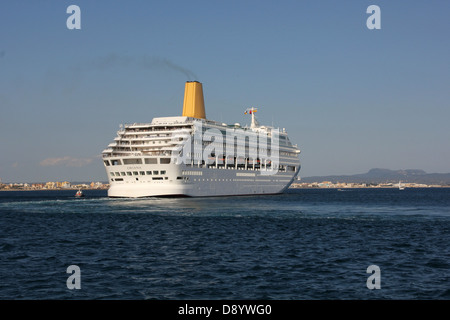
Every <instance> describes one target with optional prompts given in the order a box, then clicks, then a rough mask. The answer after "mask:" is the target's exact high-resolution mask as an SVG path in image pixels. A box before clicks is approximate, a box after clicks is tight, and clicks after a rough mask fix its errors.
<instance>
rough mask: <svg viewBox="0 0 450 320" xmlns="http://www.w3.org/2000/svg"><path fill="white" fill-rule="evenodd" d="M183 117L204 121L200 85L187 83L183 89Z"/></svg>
mask: <svg viewBox="0 0 450 320" xmlns="http://www.w3.org/2000/svg"><path fill="white" fill-rule="evenodd" d="M183 117H192V118H197V119H206V115H205V101H204V99H203V88H202V84H201V83H200V82H198V81H187V82H186V85H185V87H184V103H183Z"/></svg>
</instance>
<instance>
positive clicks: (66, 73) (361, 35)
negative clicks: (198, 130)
mask: <svg viewBox="0 0 450 320" xmlns="http://www.w3.org/2000/svg"><path fill="white" fill-rule="evenodd" d="M71 4H75V5H78V6H79V7H80V9H81V30H69V29H68V28H67V27H66V20H67V18H68V17H69V16H70V14H67V13H66V9H67V7H68V6H69V5H71ZM372 4H375V5H378V6H379V7H380V9H381V29H380V30H369V29H368V28H367V27H366V20H367V18H368V17H369V16H370V14H367V13H366V9H367V7H368V6H369V5H372ZM449 12H450V2H449V1H445V0H442V1H437V0H435V1H378V0H371V1H324V0H323V1H312V0H311V1H300V0H296V1H285V0H281V1H246V0H240V1H233V0H231V1H196V0H193V1H136V0H135V1H133V0H132V1H84V0H83V1H81V0H72V1H61V0H58V1H57V0H53V1H8V2H5V3H2V5H1V7H0V108H1V109H0V112H1V113H0V148H1V149H0V155H1V156H0V178H1V179H2V181H3V182H13V181H14V182H38V181H55V180H59V181H61V180H68V181H106V180H107V179H106V173H105V171H104V169H103V165H102V161H101V157H100V154H101V151H102V150H103V149H104V148H106V146H107V145H108V144H109V143H110V142H112V140H113V138H114V137H115V135H116V131H117V130H118V128H119V125H120V124H121V123H134V122H149V121H151V119H152V118H153V117H160V116H177V115H181V111H182V103H183V93H184V83H185V81H187V80H198V81H200V82H202V83H203V91H204V96H205V105H206V115H207V118H209V119H212V120H217V121H222V122H227V123H235V122H240V123H242V124H245V123H250V118H249V117H248V116H246V115H244V110H245V109H246V108H247V107H251V106H255V107H258V108H259V110H258V113H257V115H258V119H259V121H260V122H261V123H263V124H269V125H272V124H273V125H274V126H276V127H280V128H286V130H287V131H288V133H289V135H290V138H291V140H292V141H293V142H294V143H297V144H298V146H299V147H300V148H301V150H302V153H301V162H302V170H301V176H312V175H328V174H354V173H362V172H367V171H368V170H369V169H371V168H388V169H423V170H425V171H427V172H450V147H449V146H450V143H449V141H450V126H449V119H450V104H449V101H450V90H449V84H450V42H449V40H448V39H449V33H450V20H449V19H448V13H449Z"/></svg>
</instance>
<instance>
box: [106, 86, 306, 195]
mask: <svg viewBox="0 0 450 320" xmlns="http://www.w3.org/2000/svg"><path fill="white" fill-rule="evenodd" d="M256 111H257V109H256V108H249V109H247V111H246V113H248V114H251V117H252V122H251V126H249V127H241V126H240V125H239V124H237V123H236V124H234V125H227V124H225V123H220V122H216V121H212V120H208V119H206V114H205V107H204V99H203V88H202V84H201V83H200V82H197V81H188V82H186V84H185V96H184V104H183V115H182V116H181V117H161V118H154V119H153V120H152V122H151V123H134V124H126V125H123V126H121V127H120V130H119V131H118V132H117V137H116V138H114V142H112V143H110V144H109V145H108V148H107V149H105V150H104V151H103V153H102V154H103V162H104V165H105V168H106V173H107V175H108V180H109V183H110V188H109V190H108V196H109V197H151V196H191V197H195V196H225V195H254V194H277V193H281V192H283V191H284V190H285V189H287V188H288V187H289V185H290V184H291V183H292V182H293V180H294V179H295V178H296V176H297V175H298V172H299V170H300V161H299V153H300V150H299V149H298V147H297V146H296V145H293V144H292V143H291V142H290V140H289V137H288V135H287V133H286V132H285V130H284V129H283V130H281V131H280V130H278V129H274V128H272V127H268V126H261V125H259V124H258V122H257V120H256V117H255V112H256Z"/></svg>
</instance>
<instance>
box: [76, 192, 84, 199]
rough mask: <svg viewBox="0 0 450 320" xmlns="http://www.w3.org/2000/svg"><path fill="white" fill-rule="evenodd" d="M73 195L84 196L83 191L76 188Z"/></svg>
mask: <svg viewBox="0 0 450 320" xmlns="http://www.w3.org/2000/svg"><path fill="white" fill-rule="evenodd" d="M75 197H77V198H82V197H84V193H83V191H81V190H78V191H77V193H75Z"/></svg>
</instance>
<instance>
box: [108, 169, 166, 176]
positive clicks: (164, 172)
mask: <svg viewBox="0 0 450 320" xmlns="http://www.w3.org/2000/svg"><path fill="white" fill-rule="evenodd" d="M110 174H111V176H112V177H114V176H115V177H120V176H122V177H123V176H133V175H134V176H139V175H140V176H145V175H147V176H151V175H159V174H162V175H164V174H166V170H161V172H160V171H157V170H154V171H133V172H131V171H127V172H110Z"/></svg>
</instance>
